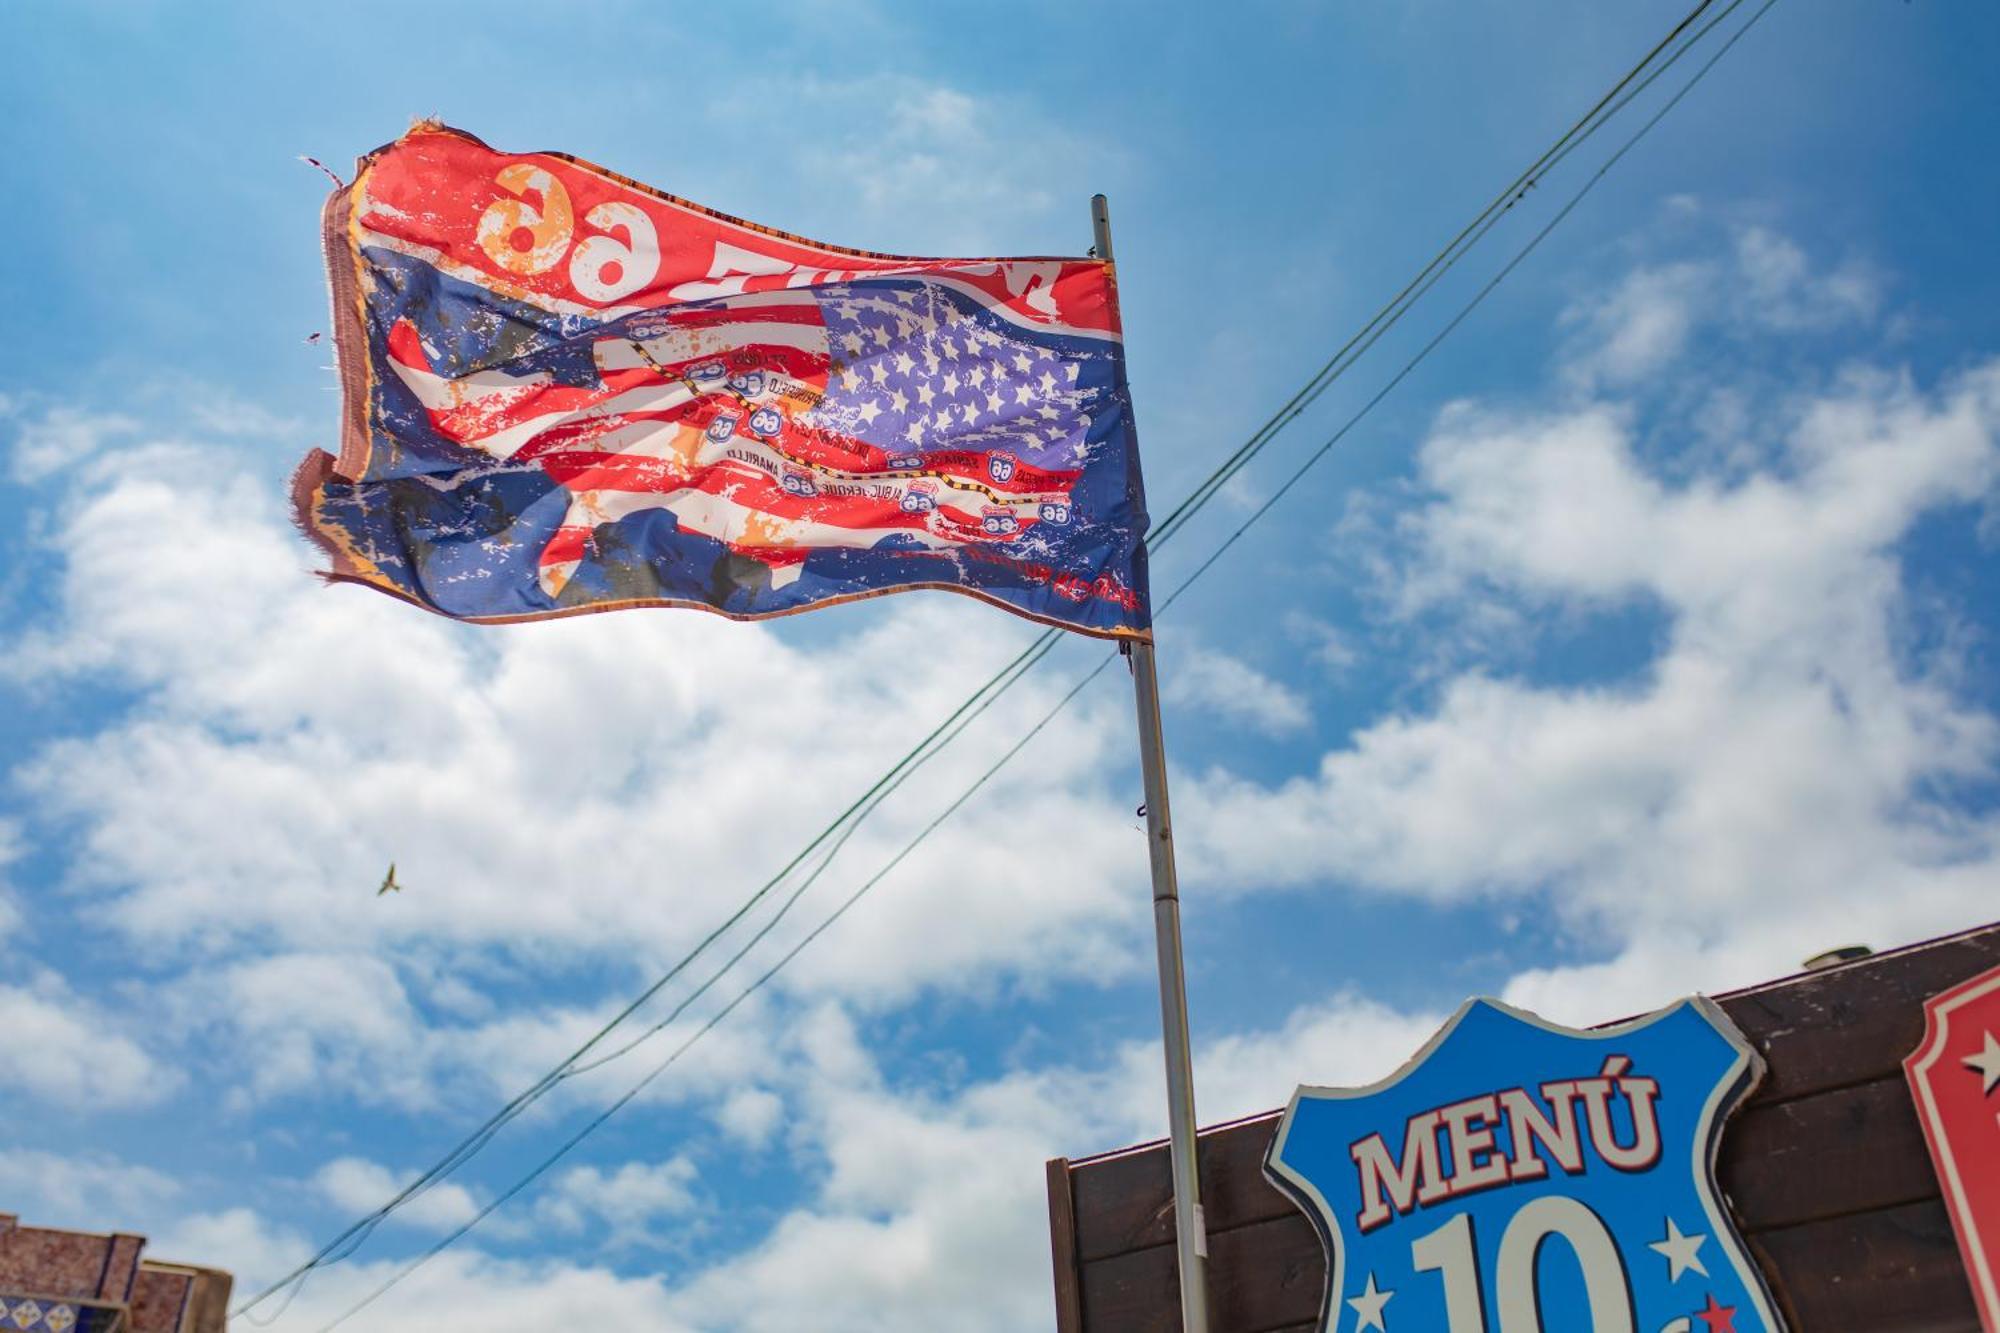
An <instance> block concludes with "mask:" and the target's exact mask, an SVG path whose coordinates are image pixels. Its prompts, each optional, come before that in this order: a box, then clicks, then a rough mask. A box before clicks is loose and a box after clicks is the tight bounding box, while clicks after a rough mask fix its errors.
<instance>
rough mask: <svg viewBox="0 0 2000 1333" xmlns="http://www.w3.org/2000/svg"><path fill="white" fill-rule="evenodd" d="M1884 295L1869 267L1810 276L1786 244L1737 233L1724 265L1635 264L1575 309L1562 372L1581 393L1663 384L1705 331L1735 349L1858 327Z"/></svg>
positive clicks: (1759, 232) (1773, 235) (1756, 229)
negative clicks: (1751, 341) (1775, 337)
mask: <svg viewBox="0 0 2000 1333" xmlns="http://www.w3.org/2000/svg"><path fill="white" fill-rule="evenodd" d="M1883 287H1884V284H1883V280H1882V278H1881V276H1880V275H1879V274H1878V273H1876V272H1875V271H1874V270H1873V269H1871V268H1869V267H1868V266H1867V265H1864V264H1861V263H1859V262H1856V261H1852V260H1850V261H1848V262H1846V263H1843V264H1842V265H1840V266H1839V267H1837V268H1835V269H1832V270H1830V271H1825V272H1821V271H1816V270H1815V269H1814V268H1813V265H1812V263H1811V261H1810V259H1809V258H1808V257H1807V255H1806V253H1805V251H1804V250H1803V249H1802V248H1801V247H1800V246H1799V245H1798V243H1797V242H1795V241H1793V240H1792V239H1790V238H1789V237H1787V236H1784V235H1781V234H1779V233H1778V232H1776V231H1774V230H1772V229H1770V228H1768V227H1762V226H1738V227H1736V228H1734V229H1733V231H1732V234H1731V238H1730V249H1729V252H1728V254H1727V256H1726V257H1725V258H1719V259H1718V258H1707V257H1704V258H1700V259H1687V260H1673V261H1664V262H1659V263H1652V264H1642V265H1640V266H1638V267H1636V268H1634V269H1632V270H1631V271H1630V272H1628V273H1627V274H1625V275H1624V277H1622V278H1621V279H1620V280H1619V281H1617V282H1616V283H1614V284H1612V285H1611V286H1610V287H1609V289H1608V290H1606V291H1604V292H1602V293H1595V294H1592V295H1590V296H1587V297H1585V298H1582V299H1580V300H1578V301H1576V302H1574V303H1572V304H1571V306H1570V308H1569V309H1568V310H1567V311H1565V312H1564V315H1563V320H1564V322H1565V323H1566V324H1569V325H1570V326H1572V328H1573V329H1574V330H1575V332H1574V334H1573V336H1572V339H1571V342H1570V345H1569V348H1568V358H1567V370H1568V371H1569V373H1570V375H1571V376H1572V378H1574V379H1575V380H1577V381H1578V382H1580V383H1582V384H1585V385H1591V384H1605V385H1611V386H1631V385H1637V384H1639V383H1641V382H1642V381H1645V380H1647V379H1648V378H1651V377H1656V376H1658V375H1660V374H1661V372H1663V371H1665V370H1666V368H1667V367H1668V366H1669V365H1670V364H1671V363H1672V362H1674V361H1675V360H1677V359H1679V358H1680V356H1681V355H1682V354H1683V353H1684V352H1686V351H1687V349H1688V347H1689V345H1690V343H1691V342H1693V340H1694V339H1695V337H1696V336H1697V335H1698V334H1699V333H1702V332H1704V331H1707V332H1713V333H1717V334H1720V335H1722V336H1725V337H1730V338H1734V339H1737V340H1738V341H1740V340H1741V339H1743V338H1744V337H1747V336H1755V335H1758V334H1765V333H1770V332H1778V333H1782V334H1804V333H1827V332H1831V331H1833V330H1836V329H1839V328H1842V327H1852V326H1865V325H1867V324H1869V323H1870V322H1871V321H1873V320H1875V318H1876V317H1877V316H1878V315H1879V314H1880V312H1881V309H1882V305H1883V302H1884V291H1883Z"/></svg>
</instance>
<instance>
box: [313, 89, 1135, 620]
mask: <svg viewBox="0 0 2000 1333" xmlns="http://www.w3.org/2000/svg"><path fill="white" fill-rule="evenodd" d="M326 243H327V258H328V268H329V272H330V274H331V278H332V287H333V293H334V307H335V311H334V314H335V330H336V335H335V343H336V347H337V348H338V355H339V362H340V372H341V378H342V384H343V389H344V395H345V402H344V426H343V435H342V442H341V451H340V454H339V455H338V456H337V457H336V456H333V455H330V454H327V453H323V452H315V453H314V454H313V455H311V456H310V457H308V458H307V459H306V461H305V463H304V464H303V465H302V467H301V468H300V470H299V474H298V477H297V479H296V482H295V485H294V492H295V497H294V498H295V501H296V503H297V507H298V515H299V520H300V524H301V526H302V527H303V528H304V529H305V530H306V532H307V533H308V534H309V535H311V536H312V537H313V538H314V540H315V541H316V542H317V543H318V544H319V545H320V547H321V548H322V549H323V550H324V551H325V552H326V553H327V555H328V556H329V558H330V560H331V562H332V566H333V567H332V569H331V570H330V571H329V575H328V577H330V578H334V579H338V580H345V581H353V582H359V583H363V584H366V585H368V586H371V587H375V588H378V589H380V590H382V591H385V592H388V593H391V594H394V595H396V596H399V597H402V598H405V599H408V600H410V601H413V602H416V603H418V604H420V605H423V606H426V607H428V608H430V609H432V610H435V611H438V612H441V613H443V614H445V615H448V616H452V617H455V618H458V619H463V620H471V621H482V622H507V621H518V620H532V619H541V618H546V617H551V616H560V615H569V614H577V613H582V612H590V611H602V610H611V609H616V608H620V607H632V606H682V605H686V606H698V607H702V608H706V609H710V610H714V611H717V612H720V613H722V614H725V615H729V616H733V617H737V618H743V619H753V618H760V617H765V616H774V615H783V614H788V613H791V612H795V611H801V610H806V609H809V608H811V607H815V606H821V605H826V604H828V603H832V602H838V601H843V600H850V599H853V598H857V597H866V596H873V595H877V594H880V593H885V592H892V591H898V590H902V589H907V588H917V587H936V588H946V589H951V590H954V591H958V592H964V593H969V594H972V595H975V596H978V597H982V598H984V599H986V600H989V601H992V602H994V603H997V604H999V605H1001V606H1004V607H1006V608H1007V609H1009V610H1012V611H1015V612H1017V613H1019V614H1022V615H1026V616H1029V617H1031V618H1034V619H1038V620H1042V621H1046V622H1049V623H1053V624H1057V625H1061V626H1064V627H1067V628H1072V629H1077V630H1081V631H1084V632H1086V633H1091V634H1098V635H1105V636H1117V635H1135V634H1136V635H1143V634H1144V633H1146V632H1147V629H1148V625H1149V616H1148V608H1147V600H1146V570H1145V552H1144V545H1143V537H1144V533H1145V528H1146V512H1145V502H1144V496H1143V492H1142V488H1141V484H1140V477H1139V467H1138V458H1137V454H1136V449H1135V444H1134V436H1133V430H1132V415H1131V403H1130V396H1129V394H1128V392H1127V389H1126V384H1125V374H1124V362H1123V353H1122V343H1121V339H1120V335H1119V327H1118V319H1117V302H1116V289H1115V278H1114V275H1113V272H1112V270H1111V266H1110V265H1109V264H1108V263H1103V262H1099V261H1097V260H1091V259H912V258H904V257H898V256H889V255H877V254H871V253H867V252H863V251H854V250H844V249H837V248H834V247H829V246H824V245H820V244H818V243H815V242H809V241H805V240H802V239H800V238H797V237H792V236H788V235H785V234H783V233H779V232H774V231H770V230H768V229H763V228H758V227H755V226H752V225H751V224H748V223H744V222H741V221H738V220H736V219H732V218H728V217H725V216H724V215H721V214H718V213H715V212H712V211H710V210H706V209H702V208H699V207H697V206H696V205H693V204H689V203H687V202H685V201H683V200H679V199H675V198H673V197H672V196H668V195H664V194H660V193H658V192H656V191H652V190H649V189H647V188H645V187H643V186H640V185H638V184H636V183H634V182H632V181H629V180H626V179H625V178H623V177H620V176H616V175H613V174H612V173H609V172H606V171H604V170H603V169H601V168H598V167H593V166H591V165H589V164H587V163H583V162H580V161H577V160H576V159H573V158H569V157H566V156H563V155H560V154H552V153H535V154H527V155H511V154H503V153H498V152H496V151H494V150H493V149H491V148H488V147H487V146H486V145H485V144H483V143H480V142H479V141H478V140H477V139H474V138H472V137H471V136H470V135H466V134H464V133H461V132H459V131H456V130H450V129H446V128H444V127H442V126H436V125H429V124H426V125H419V126H418V127H416V128H415V129H413V130H412V131H411V132H410V133H409V134H407V135H405V136H404V137H403V138H402V139H399V140H398V141H396V142H395V143H393V144H391V145H389V146H387V147H385V148H383V149H380V150H378V151H377V152H375V153H373V154H371V155H370V156H368V157H367V158H364V159H363V160H362V162H361V164H360V167H359V170H358V172H357V176H356V179H355V180H354V182H353V183H352V184H351V185H349V186H346V187H344V188H342V189H340V190H337V191H336V192H335V193H334V195H333V196H332V198H331V199H330V200H329V201H328V205H327V210H326Z"/></svg>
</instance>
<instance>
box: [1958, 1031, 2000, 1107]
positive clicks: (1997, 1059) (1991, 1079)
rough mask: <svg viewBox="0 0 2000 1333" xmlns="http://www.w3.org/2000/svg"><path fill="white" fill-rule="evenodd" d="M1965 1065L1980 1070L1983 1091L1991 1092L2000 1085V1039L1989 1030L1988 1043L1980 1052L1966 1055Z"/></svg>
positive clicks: (1980, 1089)
mask: <svg viewBox="0 0 2000 1333" xmlns="http://www.w3.org/2000/svg"><path fill="white" fill-rule="evenodd" d="M1965 1067H1966V1068H1967V1069H1976V1070H1978V1071H1979V1091H1980V1092H1981V1093H1983V1094H1986V1093H1991V1092H1992V1091H1993V1089H1994V1088H1996V1087H2000V1040H1996V1039H1995V1038H1994V1036H1993V1034H1992V1033H1991V1032H1988V1033H1987V1034H1986V1045H1984V1046H1983V1047H1981V1048H1980V1051H1979V1054H1977V1055H1968V1056H1966V1057H1965Z"/></svg>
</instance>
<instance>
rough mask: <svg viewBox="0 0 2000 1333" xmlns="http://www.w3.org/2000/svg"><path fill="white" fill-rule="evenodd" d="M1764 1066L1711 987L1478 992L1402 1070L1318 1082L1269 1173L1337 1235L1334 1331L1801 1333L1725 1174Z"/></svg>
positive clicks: (1331, 1271)
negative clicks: (1731, 1132) (1669, 991)
mask: <svg viewBox="0 0 2000 1333" xmlns="http://www.w3.org/2000/svg"><path fill="white" fill-rule="evenodd" d="M1762 1075H1763V1062H1762V1061H1761V1060H1760V1059H1759V1058H1758V1056H1757V1053H1756V1052H1755V1050H1753V1049H1752V1048H1751V1047H1750V1045H1749V1043H1747V1042H1746V1041H1744V1039H1743V1037H1742V1036H1741V1034H1739V1033H1738V1032H1737V1031H1736V1029H1735V1027H1734V1026H1733V1025H1732V1024H1731V1023H1730V1022H1729V1020H1728V1018H1727V1017H1726V1016H1724V1015H1723V1013H1722V1011H1721V1010H1719V1009H1717V1008H1716V1007H1715V1006H1714V1005H1713V1004H1712V1003H1710V1002H1709V1001H1707V1000H1704V999H1700V998H1695V999H1689V1000H1683V1001H1681V1002H1680V1003H1678V1004H1675V1005H1673V1006H1671V1007H1669V1008H1666V1009H1662V1010H1661V1011H1659V1012H1658V1013H1656V1014H1649V1015H1647V1016H1646V1017H1644V1018H1641V1019H1637V1020H1634V1021H1633V1022H1630V1023H1624V1024H1621V1025H1619V1026H1617V1027H1612V1028H1597V1029H1593V1030H1590V1031H1578V1030H1576V1029H1572V1028H1564V1027H1558V1026H1556V1025H1554V1024H1551V1023H1545V1022H1543V1021H1542V1020H1541V1019H1538V1018H1536V1017H1535V1016H1534V1015H1532V1014H1527V1013H1523V1012H1521V1011H1520V1010H1517V1009H1512V1008H1509V1007H1508V1006H1506V1005H1504V1004H1500V1003H1498V1002H1496V1001H1493V1000H1473V1001H1470V1002H1468V1003H1467V1004H1466V1005H1465V1006H1464V1007H1463V1008H1461V1009H1460V1010H1459V1011H1458V1013H1457V1014H1456V1015H1454V1016H1453V1017H1452V1020H1451V1021H1450V1022H1449V1023H1447V1024H1446V1025H1445V1026H1444V1029H1443V1030H1442V1031H1440V1032H1439V1033H1438V1034H1437V1036H1435V1037H1433V1038H1432V1039H1431V1040H1430V1042H1429V1043H1428V1044H1427V1045H1426V1046H1425V1047H1424V1049H1423V1050H1422V1051H1420V1052H1418V1054H1417V1056H1416V1058H1414V1059H1413V1060H1411V1062H1410V1063H1409V1064H1407V1065H1405V1066H1404V1067H1403V1068H1402V1069H1400V1070H1398V1071H1397V1072H1396V1073H1395V1074H1394V1075H1392V1076H1391V1077H1389V1078H1387V1079H1385V1080H1383V1081H1382V1082H1380V1083H1376V1084H1373V1085H1370V1086H1368V1087H1365V1088H1313V1087H1302V1088H1300V1089H1299V1090H1298V1092H1297V1094H1296V1095H1294V1096H1293V1098H1292V1103H1291V1105H1290V1106H1289V1107H1287V1108H1286V1111H1285V1117H1284V1120H1283V1121H1282V1122H1281V1123H1280V1124H1279V1126H1278V1133H1277V1136H1276V1138H1275V1139H1274V1140H1273V1141H1272V1144H1271V1150H1270V1154H1269V1156H1268V1158H1267V1160H1266V1162H1265V1167H1264V1169H1265V1173H1266V1174H1267V1175H1269V1176H1270V1178H1271V1179H1272V1181H1273V1182H1275V1183H1276V1184H1277V1185H1278V1187H1279V1188H1280V1189H1282V1190H1284V1191H1285V1192H1286V1193H1288V1194H1290V1195H1291V1196H1292V1198H1293V1199H1294V1200H1295V1201H1296V1202H1297V1203H1298V1204H1299V1206H1300V1207H1301V1208H1303V1209H1304V1210H1305V1211H1306V1213H1307V1215H1308V1216H1310V1217H1311V1218H1312V1219H1313V1221H1314V1223H1315V1224H1316V1225H1317V1226H1318V1228H1319V1231H1320V1237H1321V1239H1322V1240H1323V1241H1324V1242H1325V1244H1326V1250H1327V1258H1328V1264H1327V1272H1328V1284H1327V1291H1326V1294H1325V1299H1324V1301H1323V1303H1322V1312H1321V1323H1320V1327H1321V1329H1322V1330H1323V1333H1781V1330H1782V1329H1783V1324H1782V1323H1781V1322H1780V1320H1779V1318H1778V1315H1777V1313H1776V1311H1775V1308H1774V1305H1773V1303H1772V1301H1771V1298H1770V1294H1769V1292H1768V1291H1767V1290H1766V1289H1765V1286H1764V1281H1763V1277H1762V1275H1761V1274H1760V1273H1759V1272H1758V1270H1757V1268H1756V1266H1755V1265H1754V1264H1753V1263H1752V1262H1751V1260H1750V1256H1749V1254H1748V1253H1747V1252H1746V1251H1745V1249H1744V1246H1743V1242H1742V1239H1741V1238H1740V1237H1739V1236H1738V1235H1737V1234H1736V1231H1735V1228H1734V1226H1733V1225H1732V1224H1731V1222H1730V1219H1729V1214H1728V1211H1727V1210H1726V1208H1725V1207H1724V1205H1723V1203H1722V1200H1721V1196H1720V1193H1719V1192H1718V1191H1717V1189H1716V1186H1715V1172H1714V1164H1715V1152H1716V1146H1717V1143H1718V1141H1719V1138H1720V1135H1721V1130H1722V1125H1723V1122H1724V1121H1725V1120H1726V1119H1727V1117H1728V1115H1729V1113H1730V1111H1732V1110H1733V1109H1734V1108H1735V1107H1736V1105H1737V1104H1738V1103H1739V1102H1741V1101H1742V1100H1743V1098H1744V1097H1746V1096H1748V1095H1749V1092H1750V1089H1751V1088H1753V1087H1754V1086H1755V1085H1756V1083H1757V1080H1758V1079H1759V1078H1761V1077H1762Z"/></svg>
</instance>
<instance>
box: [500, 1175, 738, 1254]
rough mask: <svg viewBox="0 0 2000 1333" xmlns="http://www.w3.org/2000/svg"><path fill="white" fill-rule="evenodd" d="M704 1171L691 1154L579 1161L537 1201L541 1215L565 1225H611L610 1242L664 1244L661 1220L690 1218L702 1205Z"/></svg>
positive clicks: (578, 1227) (553, 1223)
mask: <svg viewBox="0 0 2000 1333" xmlns="http://www.w3.org/2000/svg"><path fill="white" fill-rule="evenodd" d="M699 1175H700V1172H699V1171H698V1169H697V1168H696V1167H695V1164H694V1162H693V1161H691V1160H690V1159H689V1158H687V1157H686V1156H675V1157H672V1158H669V1159H668V1160H666V1161H664V1162H626V1163H625V1164H624V1165H622V1166H620V1167H618V1168H617V1169H616V1170H613V1171H610V1172H605V1171H600V1170H599V1169H598V1168H596V1167H594V1166H579V1167H573V1168H571V1169H570V1170H568V1171H565V1172H563V1173H562V1174H561V1175H560V1176H558V1177H556V1179H555V1181H554V1183H553V1184H552V1185H551V1186H550V1187H549V1191H548V1192H547V1193H546V1194H544V1195H543V1196H542V1198H541V1199H539V1200H538V1201H537V1202H536V1205H535V1216H536V1217H537V1218H539V1219H540V1220H541V1221H543V1222H544V1223H546V1224H547V1225H549V1226H552V1227H555V1228H557V1229H558V1230H561V1231H567V1232H578V1231H582V1230H583V1229H584V1228H585V1227H586V1226H588V1225H590V1224H591V1223H592V1222H593V1221H596V1222H601V1223H602V1224H603V1225H604V1226H605V1227H606V1228H607V1230H608V1233H609V1234H608V1236H607V1244H610V1245H613V1246H621V1245H659V1244H662V1243H664V1240H665V1238H664V1237H662V1236H661V1235H660V1234H658V1232H657V1230H656V1228H657V1226H658V1225H659V1224H660V1223H662V1222H665V1221H667V1220H669V1219H674V1218H685V1217H686V1215H687V1214H688V1213H690V1212H692V1211H693V1210H694V1208H695V1206H696V1203H697V1199H696V1195H695V1191H694V1184H695V1180H696V1178H697V1177H698V1176H699Z"/></svg>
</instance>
